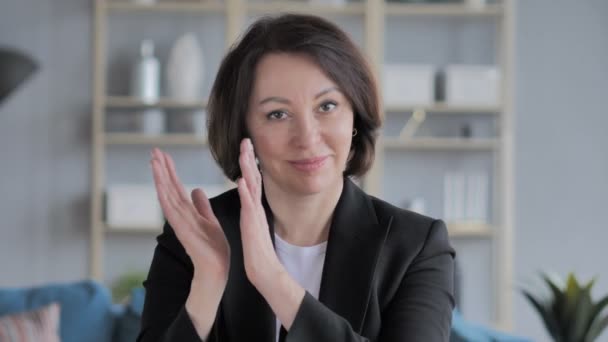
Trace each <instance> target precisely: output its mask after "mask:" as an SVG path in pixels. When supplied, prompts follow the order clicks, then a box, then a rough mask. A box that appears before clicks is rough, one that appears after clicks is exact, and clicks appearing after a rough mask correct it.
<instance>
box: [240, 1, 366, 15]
mask: <svg viewBox="0 0 608 342" xmlns="http://www.w3.org/2000/svg"><path fill="white" fill-rule="evenodd" d="M247 11H248V12H250V13H254V14H269V13H281V12H300V13H302V12H303V13H311V14H320V15H324V14H343V15H357V14H360V15H362V14H364V13H365V5H364V4H363V3H347V4H344V5H330V4H311V3H308V2H296V1H283V2H279V1H273V2H249V3H247Z"/></svg>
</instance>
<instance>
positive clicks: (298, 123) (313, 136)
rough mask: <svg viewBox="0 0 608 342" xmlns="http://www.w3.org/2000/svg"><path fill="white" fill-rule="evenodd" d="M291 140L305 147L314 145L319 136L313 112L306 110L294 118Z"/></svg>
mask: <svg viewBox="0 0 608 342" xmlns="http://www.w3.org/2000/svg"><path fill="white" fill-rule="evenodd" d="M294 123H295V125H293V133H292V138H293V139H292V141H293V142H294V144H295V146H297V147H299V148H302V149H305V148H309V147H312V146H314V145H315V144H316V143H317V142H318V141H319V140H320V137H321V130H320V126H319V121H318V120H317V118H316V117H315V113H311V112H306V113H305V114H304V115H298V116H297V118H296V120H294Z"/></svg>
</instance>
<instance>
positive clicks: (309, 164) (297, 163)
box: [289, 156, 327, 171]
mask: <svg viewBox="0 0 608 342" xmlns="http://www.w3.org/2000/svg"><path fill="white" fill-rule="evenodd" d="M326 160H327V156H324V157H315V158H308V159H300V160H293V161H290V162H289V163H290V164H291V165H293V167H295V168H296V169H298V170H301V171H314V170H317V169H319V168H321V166H323V164H325V161H326Z"/></svg>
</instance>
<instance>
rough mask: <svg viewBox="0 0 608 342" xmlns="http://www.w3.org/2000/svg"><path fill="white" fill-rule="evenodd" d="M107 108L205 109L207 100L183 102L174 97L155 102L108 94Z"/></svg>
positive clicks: (106, 99)
mask: <svg viewBox="0 0 608 342" xmlns="http://www.w3.org/2000/svg"><path fill="white" fill-rule="evenodd" d="M104 102H105V105H106V108H116V109H134V108H164V109H203V108H205V106H206V105H207V100H200V101H196V102H182V101H175V100H172V99H167V98H165V99H160V100H158V101H155V102H150V103H148V102H143V101H141V100H139V99H136V98H133V97H128V96H108V97H106V98H105V100H104Z"/></svg>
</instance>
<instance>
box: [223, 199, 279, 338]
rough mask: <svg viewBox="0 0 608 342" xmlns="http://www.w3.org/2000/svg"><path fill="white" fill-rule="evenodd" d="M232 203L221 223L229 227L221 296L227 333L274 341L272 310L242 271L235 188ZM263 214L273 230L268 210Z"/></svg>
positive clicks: (243, 267)
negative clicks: (225, 281)
mask: <svg viewBox="0 0 608 342" xmlns="http://www.w3.org/2000/svg"><path fill="white" fill-rule="evenodd" d="M264 202H265V199H264ZM233 204H234V206H235V208H237V209H236V215H234V216H233V217H231V218H229V219H228V220H229V222H226V223H224V222H222V224H228V225H229V226H230V227H229V229H224V231H225V232H226V233H227V238H228V241H230V245H231V256H230V258H231V262H230V273H229V279H228V284H227V286H226V290H225V292H224V297H223V302H224V309H225V310H224V312H225V314H224V315H225V319H226V323H227V327H228V331H227V334H228V335H229V336H230V339H229V340H230V341H275V338H276V337H275V334H276V333H275V329H276V326H275V322H276V321H275V320H276V317H275V315H274V312H273V311H272V308H271V307H270V305H268V303H267V302H266V300H265V299H264V297H263V296H262V295H261V294H260V293H259V292H258V290H257V289H256V288H255V287H254V286H253V284H251V282H250V281H249V279H248V278H247V274H246V273H245V264H244V259H243V247H242V240H241V230H240V225H239V220H240V207H241V206H240V201H239V196H238V193H237V192H236V191H235V199H234V203H233ZM265 207H267V208H268V205H267V204H265ZM268 210H269V208H268ZM266 216H267V217H268V218H269V223H268V226H269V227H270V230H271V232H272V231H273V229H272V215H268V211H267V212H266ZM273 235H274V234H273Z"/></svg>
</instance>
